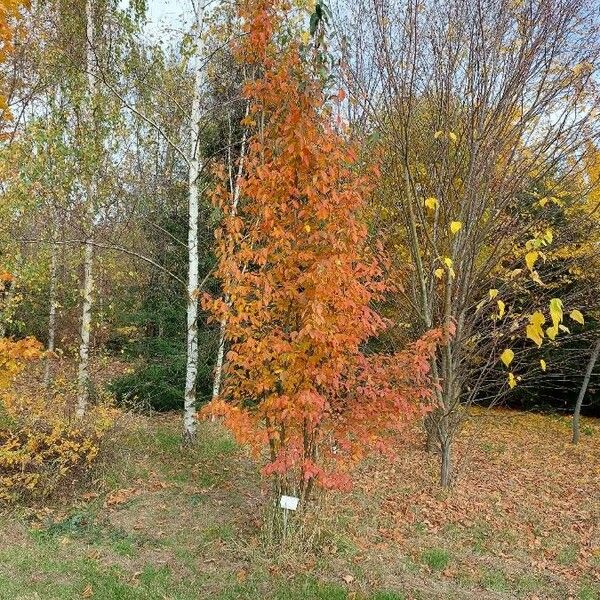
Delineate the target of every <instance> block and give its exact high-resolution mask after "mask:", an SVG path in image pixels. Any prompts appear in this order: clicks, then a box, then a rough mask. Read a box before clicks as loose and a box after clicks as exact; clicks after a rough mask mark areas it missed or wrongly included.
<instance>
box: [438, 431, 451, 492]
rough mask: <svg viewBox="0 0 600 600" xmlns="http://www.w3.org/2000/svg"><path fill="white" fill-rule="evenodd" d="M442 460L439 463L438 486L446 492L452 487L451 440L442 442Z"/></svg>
mask: <svg viewBox="0 0 600 600" xmlns="http://www.w3.org/2000/svg"><path fill="white" fill-rule="evenodd" d="M441 450H442V460H441V463H440V485H441V486H442V488H443V489H445V490H447V489H448V488H450V487H452V439H451V438H447V439H445V440H443V441H442V444H441Z"/></svg>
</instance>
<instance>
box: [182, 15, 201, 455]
mask: <svg viewBox="0 0 600 600" xmlns="http://www.w3.org/2000/svg"><path fill="white" fill-rule="evenodd" d="M203 11H204V9H203V8H202V7H201V5H200V4H198V6H197V9H196V71H195V77H194V100H193V104H192V122H191V147H190V161H189V173H188V194H189V224H188V287H187V364H186V371H185V393H184V402H183V438H184V442H186V443H189V442H192V441H193V440H194V439H195V438H196V429H197V427H196V379H197V375H198V293H199V290H198V276H199V273H198V215H199V195H200V194H199V181H198V178H199V176H200V150H199V142H200V100H201V97H202V87H203V78H202V21H203Z"/></svg>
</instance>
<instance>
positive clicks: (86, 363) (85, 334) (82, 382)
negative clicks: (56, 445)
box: [76, 239, 94, 418]
mask: <svg viewBox="0 0 600 600" xmlns="http://www.w3.org/2000/svg"><path fill="white" fill-rule="evenodd" d="M93 264H94V245H93V243H92V240H91V239H88V241H87V242H86V244H85V258H84V262H83V288H82V296H83V302H82V308H81V333H80V335H81V343H80V344H79V370H78V374H77V411H76V415H77V417H79V418H81V417H83V416H84V415H85V412H86V410H87V405H88V401H89V396H90V334H91V329H92V304H93V291H94V279H93Z"/></svg>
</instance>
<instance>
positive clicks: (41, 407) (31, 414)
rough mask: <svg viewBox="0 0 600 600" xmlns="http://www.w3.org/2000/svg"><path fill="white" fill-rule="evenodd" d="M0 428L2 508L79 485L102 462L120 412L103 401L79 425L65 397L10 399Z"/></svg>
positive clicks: (0, 498) (92, 408)
mask: <svg viewBox="0 0 600 600" xmlns="http://www.w3.org/2000/svg"><path fill="white" fill-rule="evenodd" d="M2 408H3V409H4V417H5V418H4V419H3V422H4V423H3V427H2V428H0V502H5V503H7V502H15V501H21V500H28V499H34V498H40V497H46V496H48V495H50V494H51V493H53V492H55V491H56V490H57V489H58V487H59V486H61V485H63V484H65V483H67V482H70V483H75V482H76V481H77V480H79V479H81V478H82V477H83V476H84V475H85V473H87V472H88V471H89V469H90V467H91V466H92V464H93V463H94V461H95V460H96V458H97V457H98V454H99V452H100V448H101V445H102V441H103V439H104V437H105V435H106V433H107V432H108V431H109V430H110V429H111V428H112V427H113V425H114V423H115V419H116V416H117V414H118V413H117V411H116V410H115V409H114V407H113V406H112V404H111V401H110V399H108V398H105V399H103V400H102V401H101V402H100V403H99V404H97V405H96V406H92V407H90V409H89V411H88V414H87V415H86V417H85V419H84V420H81V421H75V420H74V419H73V417H72V407H71V403H70V402H69V401H68V400H66V398H65V397H63V396H56V397H55V398H53V399H51V400H48V399H46V398H44V397H43V396H37V397H26V396H11V395H6V396H4V397H3V399H2Z"/></svg>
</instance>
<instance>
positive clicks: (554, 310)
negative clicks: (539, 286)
mask: <svg viewBox="0 0 600 600" xmlns="http://www.w3.org/2000/svg"><path fill="white" fill-rule="evenodd" d="M550 317H551V318H552V325H553V326H554V327H555V328H556V329H558V324H559V323H561V322H562V320H563V303H562V300H561V299H560V298H552V300H550ZM557 333H558V331H557Z"/></svg>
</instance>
